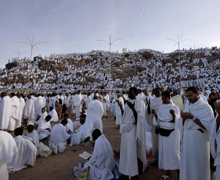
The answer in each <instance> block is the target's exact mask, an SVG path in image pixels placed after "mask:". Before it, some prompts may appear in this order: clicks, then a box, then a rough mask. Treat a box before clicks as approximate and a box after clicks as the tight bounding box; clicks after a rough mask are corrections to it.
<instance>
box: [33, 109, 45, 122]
mask: <svg viewBox="0 0 220 180" xmlns="http://www.w3.org/2000/svg"><path fill="white" fill-rule="evenodd" d="M47 115H48V113H47V111H46V107H43V108H42V109H41V113H40V114H39V116H38V121H35V122H34V124H39V123H40V121H42V120H44V119H45V118H46V117H47Z"/></svg>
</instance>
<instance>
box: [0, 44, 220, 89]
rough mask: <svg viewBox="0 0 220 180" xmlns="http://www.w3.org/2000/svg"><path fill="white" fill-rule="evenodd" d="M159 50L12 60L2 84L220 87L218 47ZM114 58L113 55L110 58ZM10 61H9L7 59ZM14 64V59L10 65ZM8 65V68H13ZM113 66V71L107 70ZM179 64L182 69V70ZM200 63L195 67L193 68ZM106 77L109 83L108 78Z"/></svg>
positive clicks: (24, 86) (1, 73) (3, 72)
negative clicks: (170, 51)
mask: <svg viewBox="0 0 220 180" xmlns="http://www.w3.org/2000/svg"><path fill="white" fill-rule="evenodd" d="M179 51H180V55H181V61H180V64H179V60H178V59H179V57H178V56H179V52H178V51H175V52H172V53H161V52H157V51H153V50H147V49H146V50H139V51H135V52H127V53H116V52H111V54H110V52H105V51H91V52H88V53H71V54H52V55H51V56H50V57H44V58H42V57H40V56H38V57H35V58H34V60H33V61H31V60H30V59H26V58H25V59H14V60H13V61H15V62H16V63H15V64H16V65H14V66H12V67H10V66H7V67H8V68H5V69H2V70H1V69H0V78H1V79H3V81H1V82H0V88H5V89H12V88H15V89H27V88H32V89H37V90H45V91H47V90H50V89H57V90H60V91H62V90H69V91H71V90H74V89H75V88H76V89H77V88H79V89H82V90H86V91H87V90H101V89H104V90H107V89H109V88H110V87H109V85H108V84H109V83H108V81H111V89H114V90H123V89H126V88H129V87H131V86H136V87H137V88H141V89H143V88H145V87H153V88H156V87H157V85H158V86H161V85H165V86H167V87H171V88H174V89H177V88H180V83H179V78H178V77H179V73H180V72H181V78H182V80H181V81H182V83H181V86H182V87H184V88H186V87H189V86H200V87H204V86H207V87H209V88H214V89H216V90H217V89H219V88H220V86H219V82H220V74H219V65H218V64H219V59H218V57H219V54H220V49H218V48H212V49H209V48H200V49H195V50H192V49H191V50H179ZM110 56H111V58H109V57H110ZM9 64H10V63H9ZM12 64H13V63H12ZM9 67H10V68H9ZM110 67H111V73H110V74H111V75H110V74H109V68H110ZM179 67H181V71H180V69H179ZM194 67H196V68H194ZM107 79H108V81H106V80H107Z"/></svg>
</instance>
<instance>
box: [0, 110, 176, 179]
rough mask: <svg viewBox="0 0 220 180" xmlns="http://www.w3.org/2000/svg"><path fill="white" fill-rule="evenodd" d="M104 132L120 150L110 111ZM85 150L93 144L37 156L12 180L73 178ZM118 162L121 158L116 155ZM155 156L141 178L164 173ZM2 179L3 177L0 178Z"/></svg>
mask: <svg viewBox="0 0 220 180" xmlns="http://www.w3.org/2000/svg"><path fill="white" fill-rule="evenodd" d="M103 127H104V130H103V131H104V132H103V133H104V134H105V136H106V137H107V138H108V140H109V141H110V143H111V145H112V148H113V149H114V150H117V151H118V150H119V148H120V141H121V136H120V135H119V129H117V126H116V125H115V121H114V116H113V114H111V113H108V118H103ZM83 151H87V152H89V153H92V151H93V147H92V146H83V145H77V146H71V147H70V146H69V144H68V145H67V149H66V150H65V152H63V153H60V154H57V155H54V154H52V155H51V156H49V157H47V158H40V157H39V158H37V160H36V162H35V166H34V167H28V168H26V169H23V170H21V171H19V172H15V173H13V174H10V178H9V179H10V180H71V177H72V173H73V167H74V166H75V165H76V164H77V163H79V162H82V163H84V162H85V160H84V159H82V158H80V157H79V154H81V153H82V152H83ZM115 160H116V161H117V162H118V161H119V159H118V158H117V157H115ZM152 161H153V158H148V168H149V169H148V170H147V171H146V172H144V174H143V175H139V180H146V179H148V180H159V179H160V176H161V175H163V174H164V171H163V170H158V168H157V167H155V166H150V163H151V162H152ZM172 176H173V177H172V178H170V180H176V179H178V178H177V173H176V172H173V173H172ZM0 179H1V178H0Z"/></svg>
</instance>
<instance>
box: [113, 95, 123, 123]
mask: <svg viewBox="0 0 220 180" xmlns="http://www.w3.org/2000/svg"><path fill="white" fill-rule="evenodd" d="M119 104H121V105H122V109H123V110H124V100H123V98H122V97H119V98H118V101H116V102H115V116H116V122H115V123H116V124H117V125H120V124H121V121H122V116H123V115H122V112H121V108H120V106H119Z"/></svg>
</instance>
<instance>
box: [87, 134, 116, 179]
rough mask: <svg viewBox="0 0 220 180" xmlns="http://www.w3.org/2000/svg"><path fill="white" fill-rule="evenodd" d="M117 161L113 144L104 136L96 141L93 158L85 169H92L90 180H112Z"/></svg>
mask: <svg viewBox="0 0 220 180" xmlns="http://www.w3.org/2000/svg"><path fill="white" fill-rule="evenodd" d="M114 166H115V160H114V156H113V151H112V147H111V144H110V143H109V141H108V140H107V139H106V137H105V136H104V135H103V134H102V135H101V136H99V137H98V139H96V140H95V147H94V151H93V153H92V157H91V158H90V159H89V161H88V162H86V163H85V167H90V170H89V177H88V179H89V180H110V179H112V178H113V177H114V176H113V174H112V171H113V169H114Z"/></svg>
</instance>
